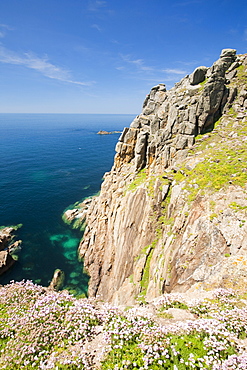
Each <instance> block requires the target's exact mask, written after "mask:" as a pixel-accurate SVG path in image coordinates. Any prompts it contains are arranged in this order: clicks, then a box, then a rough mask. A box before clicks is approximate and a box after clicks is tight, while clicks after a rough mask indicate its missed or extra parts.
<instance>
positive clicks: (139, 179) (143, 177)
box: [126, 168, 147, 191]
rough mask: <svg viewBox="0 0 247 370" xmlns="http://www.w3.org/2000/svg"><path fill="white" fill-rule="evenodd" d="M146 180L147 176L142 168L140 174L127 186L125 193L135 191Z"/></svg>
mask: <svg viewBox="0 0 247 370" xmlns="http://www.w3.org/2000/svg"><path fill="white" fill-rule="evenodd" d="M146 178H147V174H146V169H145V168H144V169H142V170H141V171H140V172H138V174H137V175H136V177H135V178H134V180H133V181H132V182H131V184H130V185H129V186H128V188H127V190H126V191H128V190H129V191H135V190H136V189H137V188H138V186H140V185H142V184H143V183H144V182H145V181H146Z"/></svg>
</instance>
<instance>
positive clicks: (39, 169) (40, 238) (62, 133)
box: [0, 114, 134, 293]
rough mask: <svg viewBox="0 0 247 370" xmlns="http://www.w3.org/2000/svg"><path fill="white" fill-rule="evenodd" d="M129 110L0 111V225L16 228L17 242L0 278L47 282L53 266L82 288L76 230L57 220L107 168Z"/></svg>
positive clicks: (90, 190) (94, 185) (93, 188)
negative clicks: (19, 244)
mask: <svg viewBox="0 0 247 370" xmlns="http://www.w3.org/2000/svg"><path fill="white" fill-rule="evenodd" d="M133 118H134V115H106V114H104V115H99V114H0V226H1V225H5V226H9V225H16V224H20V223H21V224H23V226H22V227H21V228H20V229H19V230H18V231H17V239H22V241H23V244H22V250H21V252H20V253H19V259H18V261H17V262H16V263H15V265H14V266H13V267H12V268H11V270H9V271H8V272H7V273H5V274H4V275H2V276H0V284H7V283H9V282H10V281H11V280H15V281H19V280H22V279H31V280H33V281H34V282H36V283H39V284H42V285H44V286H47V285H48V284H49V282H50V280H51V279H52V276H53V272H54V270H55V269H56V268H60V269H62V270H63V271H64V272H65V285H66V287H69V289H71V290H73V289H74V290H76V291H77V293H83V292H86V290H87V283H88V277H87V275H85V274H83V273H82V268H83V267H82V263H79V262H78V258H77V247H78V244H79V241H80V238H81V236H82V234H81V232H79V231H78V230H72V229H71V228H70V227H69V226H67V225H66V224H64V223H63V221H62V218H61V216H62V213H63V211H64V210H65V209H66V208H67V207H68V206H69V205H70V204H73V203H75V202H76V201H80V200H83V199H84V198H86V197H89V196H91V195H94V194H95V193H97V192H98V191H99V190H100V185H101V183H102V177H103V175H104V173H105V172H106V171H109V170H110V169H111V166H112V164H113V158H114V155H115V150H114V149H115V145H116V143H117V140H118V138H119V134H112V135H97V132H98V131H99V130H106V131H114V130H122V129H123V128H124V127H125V126H129V125H130V123H131V121H132V120H133Z"/></svg>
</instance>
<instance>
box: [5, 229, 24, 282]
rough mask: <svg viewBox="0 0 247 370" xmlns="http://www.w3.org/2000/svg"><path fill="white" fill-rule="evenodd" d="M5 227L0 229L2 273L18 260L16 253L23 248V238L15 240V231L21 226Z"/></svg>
mask: <svg viewBox="0 0 247 370" xmlns="http://www.w3.org/2000/svg"><path fill="white" fill-rule="evenodd" d="M19 227H20V226H17V227H4V228H2V229H0V275H2V274H3V273H4V272H6V271H7V270H9V269H10V268H11V267H12V266H13V264H14V263H15V261H16V260H17V258H18V257H17V255H16V253H17V252H18V251H19V250H20V249H21V243H22V241H21V240H17V241H15V242H14V241H13V239H14V238H15V235H14V232H15V231H16V230H17V229H18V228H19Z"/></svg>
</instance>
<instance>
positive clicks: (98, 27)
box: [91, 24, 102, 32]
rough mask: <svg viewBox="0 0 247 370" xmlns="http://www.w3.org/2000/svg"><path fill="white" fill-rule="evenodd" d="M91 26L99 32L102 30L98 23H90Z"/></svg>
mask: <svg viewBox="0 0 247 370" xmlns="http://www.w3.org/2000/svg"><path fill="white" fill-rule="evenodd" d="M91 27H92V28H95V29H96V30H98V31H99V32H102V28H101V27H100V26H99V25H98V24H92V25H91Z"/></svg>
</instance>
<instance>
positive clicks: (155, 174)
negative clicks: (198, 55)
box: [0, 49, 247, 370]
mask: <svg viewBox="0 0 247 370" xmlns="http://www.w3.org/2000/svg"><path fill="white" fill-rule="evenodd" d="M246 110H247V55H246V54H242V55H237V54H236V50H234V49H224V50H222V52H221V55H220V58H219V59H218V60H217V61H216V62H215V63H214V64H213V65H212V66H211V67H209V68H208V67H204V66H201V67H198V68H197V69H196V70H195V71H194V72H193V73H191V74H190V75H188V76H185V77H184V78H183V79H182V80H181V81H180V82H178V83H177V84H176V85H175V87H174V88H172V89H171V90H169V91H167V90H166V87H165V85H164V84H159V85H157V86H155V87H154V88H152V89H151V91H150V93H149V94H148V95H147V97H146V99H145V101H144V104H143V110H142V113H141V114H140V115H138V116H137V117H136V118H135V119H134V121H133V122H132V124H131V125H130V127H128V128H125V129H124V130H123V132H122V134H121V136H120V138H119V140H118V143H117V145H116V155H115V159H114V164H113V167H112V169H111V171H110V172H108V173H106V174H105V175H104V181H103V183H102V187H101V191H100V194H99V195H97V196H94V197H92V198H90V199H86V200H84V201H83V202H80V203H78V204H77V205H76V206H75V207H72V209H68V210H66V211H65V213H64V215H63V219H64V220H65V221H66V222H67V223H69V224H71V226H72V227H76V228H80V229H81V230H82V232H84V236H83V239H82V240H81V243H80V246H79V256H80V258H82V259H83V261H84V267H85V269H86V271H87V273H88V274H89V276H90V281H89V289H88V296H89V298H80V297H77V298H76V297H74V296H73V295H71V294H70V293H69V292H68V291H66V290H62V291H56V289H57V287H58V285H57V282H56V277H58V278H60V277H61V278H63V275H62V273H61V271H59V270H58V271H56V272H55V274H54V280H53V284H51V286H50V287H49V288H45V287H42V286H39V285H35V284H33V283H32V282H30V281H27V282H19V283H17V282H16V283H12V284H9V285H6V286H4V287H1V288H0V294H1V310H0V318H1V321H0V328H1V334H0V349H1V356H0V364H1V367H2V368H4V369H7V370H12V369H13V368H16V369H17V368H18V369H22V368H23V369H31V368H32V369H44V370H46V369H102V370H109V369H112V370H116V369H118V370H120V369H132V370H137V369H141V370H144V369H153V370H158V369H171V370H189V369H212V370H233V369H239V370H240V369H241V370H243V369H246V368H247V342H246V337H247V321H246V320H247V319H246V318H247V296H246V284H247V224H246V212H247V166H246V163H247V150H246V149H247V117H246ZM76 277H77V275H76V274H74V275H71V278H75V279H76ZM44 338H45V339H44Z"/></svg>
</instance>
